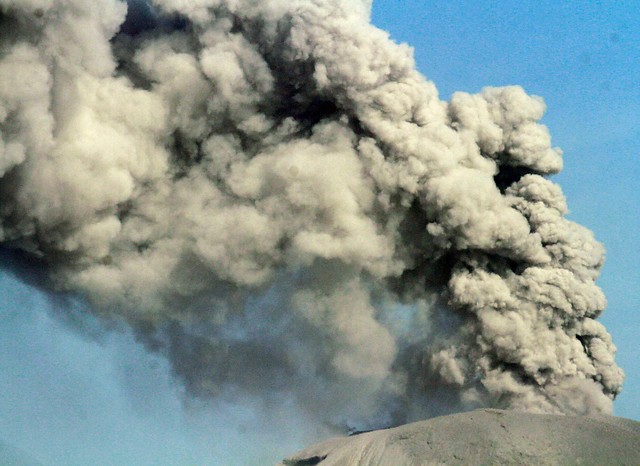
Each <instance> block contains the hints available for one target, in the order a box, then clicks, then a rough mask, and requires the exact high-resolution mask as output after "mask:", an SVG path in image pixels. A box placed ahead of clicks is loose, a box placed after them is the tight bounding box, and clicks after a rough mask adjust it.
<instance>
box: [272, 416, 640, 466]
mask: <svg viewBox="0 0 640 466" xmlns="http://www.w3.org/2000/svg"><path fill="white" fill-rule="evenodd" d="M440 464H507V465H511V464H512V465H516V464H517V465H569V464H580V465H607V464H611V465H613V464H616V465H634V464H640V422H636V421H632V420H629V419H624V418H619V417H613V416H606V415H597V416H563V415H555V414H533V413H526V412H518V411H503V410H497V409H481V410H476V411H472V412H467V413H459V414H453V415H449V416H442V417H437V418H433V419H429V420H426V421H420V422H415V423H411V424H406V425H403V426H400V427H395V428H392V429H385V430H377V431H372V432H366V433H362V434H357V435H353V436H350V437H341V438H334V439H330V440H327V441H325V442H323V443H320V444H318V445H315V446H312V447H309V448H306V449H304V450H302V451H301V452H299V453H297V454H295V455H293V456H291V457H289V458H287V459H285V460H284V461H283V462H282V463H280V465H279V466H310V465H320V466H334V465H335V466H338V465H339V466H374V465H375V466H401V465H402V466H413V465H421V466H423V465H440Z"/></svg>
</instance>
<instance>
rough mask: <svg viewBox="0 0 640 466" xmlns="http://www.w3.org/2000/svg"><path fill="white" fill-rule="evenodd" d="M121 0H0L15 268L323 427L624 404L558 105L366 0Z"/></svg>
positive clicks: (5, 239)
mask: <svg viewBox="0 0 640 466" xmlns="http://www.w3.org/2000/svg"><path fill="white" fill-rule="evenodd" d="M128 7H129V10H128V13H127V4H126V3H123V2H121V1H118V0H96V1H95V2H86V1H85V0H26V1H25V0H0V13H1V17H0V31H1V32H0V56H1V59H0V135H1V139H0V177H1V178H0V192H1V195H2V197H1V198H0V199H1V201H0V219H1V224H0V225H1V229H0V239H1V241H2V244H3V246H2V247H3V248H4V250H5V251H8V250H14V251H19V252H18V253H17V254H13V255H11V258H12V260H11V261H9V262H8V265H7V266H11V267H12V268H13V269H14V270H18V271H20V270H23V271H24V270H29V274H32V272H33V270H34V267H31V266H29V265H22V262H23V261H29V263H34V261H36V262H35V263H37V264H38V267H36V268H35V269H36V270H38V272H37V273H36V275H38V274H39V276H37V277H36V278H33V277H32V280H37V281H38V283H41V284H42V286H43V287H47V288H49V289H52V290H58V291H65V292H66V291H72V292H76V293H78V294H80V295H82V296H84V297H85V298H86V299H87V300H88V301H89V302H90V303H91V305H92V309H93V312H94V313H95V314H96V315H98V316H101V317H102V318H104V319H105V320H106V321H124V322H126V323H128V324H129V325H130V326H131V327H132V328H133V329H134V330H135V331H136V334H137V335H138V336H139V339H140V341H141V342H142V343H143V344H144V345H146V346H147V347H148V348H149V349H151V350H153V351H158V352H161V353H162V354H165V355H166V356H167V357H168V358H169V360H170V361H171V363H172V367H173V371H174V373H175V374H176V375H177V376H178V377H179V378H180V379H181V380H182V381H183V382H184V384H185V386H186V387H187V388H188V390H189V392H190V393H192V394H194V395H197V396H203V397H211V396H219V395H224V396H227V397H229V396H230V397H234V396H239V397H240V396H247V395H250V396H258V397H261V398H263V399H265V400H270V401H274V400H276V401H277V400H290V399H293V400H295V402H296V403H297V404H298V405H299V406H301V407H302V408H304V409H306V410H309V411H310V412H311V413H314V414H315V415H316V416H317V417H318V419H320V420H321V421H323V422H328V423H341V422H344V421H345V419H346V420H356V421H355V422H360V423H363V424H366V423H398V422H402V421H405V420H408V419H412V418H417V417H423V416H429V415H433V414H437V413H442V412H447V411H451V410H456V409H466V408H471V407H476V406H493V407H506V408H515V409H525V410H530V411H537V412H550V413H559V412H566V413H591V412H610V411H611V401H612V400H613V399H614V398H615V396H616V394H617V393H618V392H619V391H620V388H621V384H622V380H623V374H622V371H621V370H620V369H619V368H618V367H617V366H616V364H615V362H614V357H613V356H614V353H615V346H614V345H613V344H612V342H611V338H610V336H609V334H608V333H607V331H606V329H605V328H604V327H603V326H602V325H601V324H600V323H598V322H597V321H596V320H595V319H596V318H597V317H598V315H599V314H600V313H601V312H602V310H603V309H604V308H605V305H606V302H605V299H604V296H603V294H602V292H601V291H600V289H599V288H598V287H597V286H596V285H595V284H594V280H595V279H596V277H597V275H598V271H599V269H600V267H601V265H602V261H603V249H602V247H601V246H600V244H599V243H597V242H596V241H595V240H594V238H593V235H592V234H591V232H590V231H588V230H586V229H585V228H583V227H581V226H579V225H577V224H575V223H572V222H570V221H569V220H567V219H566V218H565V217H564V215H565V214H566V212H567V209H566V204H565V199H564V196H563V194H562V192H561V190H560V188H559V187H558V186H557V185H555V184H554V183H552V182H551V181H549V180H548V179H547V177H548V176H549V175H552V174H555V173H557V172H558V171H560V169H561V168H562V159H561V151H560V150H559V149H557V148H553V147H552V146H551V142H550V137H549V135H548V132H547V129H546V128H545V127H544V126H543V125H541V124H539V123H538V120H539V119H540V118H541V117H542V115H543V113H544V110H545V105H544V103H543V101H542V99H540V98H538V97H531V96H528V95H526V94H525V92H524V91H523V90H522V89H521V88H519V87H506V88H486V89H484V90H483V91H482V92H481V93H480V94H477V95H469V94H466V93H457V94H454V96H453V97H452V99H451V101H450V102H444V101H441V100H440V99H439V98H438V95H437V90H436V88H435V87H434V85H433V84H432V83H431V82H429V81H427V80H426V79H425V78H424V77H423V76H422V75H421V74H419V73H418V72H417V71H416V69H415V64H414V62H413V58H412V55H411V50H410V49H409V48H408V47H407V46H404V45H397V44H395V43H393V42H392V41H391V40H390V39H389V38H388V36H387V34H386V33H384V32H383V31H380V30H378V29H376V28H375V27H373V26H372V25H370V24H369V10H370V3H369V2H367V1H355V0H288V1H279V0H267V1H258V0H194V1H180V0H156V1H154V2H152V3H145V2H143V1H131V2H130V3H129V5H128ZM7 254H8V253H7ZM7 257H9V256H7Z"/></svg>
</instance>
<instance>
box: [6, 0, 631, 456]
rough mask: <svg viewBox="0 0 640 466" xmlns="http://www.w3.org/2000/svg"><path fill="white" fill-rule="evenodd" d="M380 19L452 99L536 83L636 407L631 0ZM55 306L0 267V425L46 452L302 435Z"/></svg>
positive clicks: (179, 449) (216, 451) (141, 452)
mask: <svg viewBox="0 0 640 466" xmlns="http://www.w3.org/2000/svg"><path fill="white" fill-rule="evenodd" d="M373 22H374V24H376V25H378V26H379V27H381V28H383V29H386V30H388V31H390V32H391V35H392V37H393V38H394V39H396V40H397V41H402V42H408V43H409V44H411V45H412V46H413V47H414V48H415V56H416V60H417V63H418V67H419V69H420V70H421V71H422V72H423V73H424V74H425V75H426V76H427V77H428V78H430V79H431V80H433V81H434V82H435V83H436V85H437V86H438V88H439V89H440V93H441V96H442V97H443V98H445V99H447V98H448V97H449V96H450V95H451V93H452V92H455V91H457V90H464V91H468V92H477V91H479V90H480V89H481V88H482V87H483V86H487V85H493V86H495V85H510V84H520V85H522V86H523V87H524V88H525V89H526V90H527V91H528V92H529V93H532V94H537V95H540V96H542V97H544V99H545V101H546V102H547V105H548V112H547V115H546V116H545V119H544V122H545V123H546V124H547V125H548V126H549V128H550V131H551V134H552V137H553V141H554V144H555V145H558V146H560V147H562V149H563V150H564V151H565V171H564V172H563V173H562V174H560V175H559V176H557V177H555V180H556V181H557V182H559V183H560V184H561V185H562V187H563V189H564V191H565V194H566V195H567V197H568V202H569V206H570V208H571V214H570V217H571V218H572V219H573V220H575V221H577V222H579V223H581V224H584V225H586V226H588V227H589V228H591V229H592V230H594V232H595V233H596V236H597V238H598V239H599V240H600V241H602V242H603V243H604V244H605V246H606V248H607V250H608V255H607V263H606V266H605V268H604V271H603V274H602V277H601V279H600V281H599V283H600V285H601V286H602V288H603V289H604V291H605V293H606V295H607V297H608V299H609V308H608V309H607V311H606V312H605V314H604V315H603V318H602V321H603V322H604V323H605V325H607V327H608V328H609V330H610V331H611V332H612V333H613V336H614V340H615V342H616V344H617V345H618V348H619V352H618V358H617V359H618V363H619V364H620V365H621V366H622V367H623V368H624V369H625V371H626V373H627V382H626V385H625V388H624V392H623V394H622V395H621V396H620V397H619V399H618V401H617V402H616V404H615V413H616V414H617V415H620V416H624V417H629V418H633V419H637V420H640V366H639V364H638V361H639V360H640V344H639V343H638V342H639V341H640V340H639V339H638V334H640V323H639V322H638V319H637V317H636V309H638V308H639V307H640V298H639V297H638V296H639V292H640V272H639V267H638V263H640V248H639V247H638V246H637V244H636V238H637V237H638V232H639V231H640V220H639V217H640V215H639V214H640V209H639V207H640V202H639V199H640V195H639V194H638V192H639V191H640V182H639V181H638V178H639V175H640V155H639V154H640V152H639V151H640V129H639V128H640V87H639V86H638V83H640V27H639V26H638V24H640V8H638V3H637V1H628V2H625V1H613V0H608V1H599V2H595V1H589V2H587V1H584V2H555V1H553V2H552V1H521V2H515V1H514V2H509V1H503V2H472V1H439V0H438V1H429V2H424V0H420V1H418V0H409V1H404V2H397V1H392V0H374V11H373ZM55 315H56V312H55V309H54V305H53V303H51V302H50V301H49V300H48V299H47V298H46V297H45V296H42V295H40V294H39V293H37V292H35V291H34V290H32V289H30V288H29V287H27V286H26V285H22V284H20V283H17V282H16V281H15V280H14V279H12V278H11V277H9V276H7V275H3V276H1V277H0V344H1V351H0V393H2V396H1V397H0V439H2V440H4V441H5V442H6V443H8V444H12V445H14V446H16V447H19V448H21V449H22V450H24V451H27V452H29V453H30V454H32V456H34V457H35V458H37V459H39V460H40V461H42V462H43V463H44V464H49V465H54V464H55V465H58V464H65V465H76V464H77V465H81V464H105V465H107V464H113V465H122V464H135V465H138V464H139V465H144V464H149V465H152V464H155V465H157V464H175V465H181V464H184V465H186V464H231V465H235V464H240V465H244V464H246V465H258V464H270V463H272V462H274V461H275V460H276V459H278V458H280V457H281V456H282V455H283V454H284V453H287V452H290V451H292V450H296V449H297V448H299V447H301V446H303V445H304V443H305V441H306V440H305V439H306V438H307V435H311V434H310V433H308V432H305V431H304V429H296V426H292V429H294V431H293V432H289V434H290V439H291V440H290V444H288V445H284V446H282V445H280V444H279V443H278V442H279V441H280V440H279V439H278V438H276V434H275V433H273V432H270V431H269V429H266V428H265V426H264V425H257V424H256V423H255V422H254V421H253V419H252V412H251V409H250V408H249V407H248V408H245V409H244V410H239V409H237V408H234V407H231V406H227V405H224V404H222V403H221V404H219V405H217V406H213V407H204V406H201V405H189V406H184V405H183V403H182V401H181V398H180V389H179V388H178V387H176V386H175V385H174V384H173V383H172V382H171V379H170V376H169V372H168V368H167V365H166V363H165V362H164V361H163V360H162V359H160V358H157V357H154V356H151V355H148V354H146V353H145V352H144V351H143V350H142V349H141V348H139V347H138V346H137V345H136V344H135V342H134V341H133V338H132V337H131V336H130V335H126V334H124V335H122V334H111V335H107V336H102V337H100V338H98V339H90V338H88V337H81V336H79V335H78V334H77V333H76V332H73V331H72V330H71V329H70V328H69V324H68V323H64V322H63V321H61V320H60V319H59V318H56V317H55ZM298 427H299V426H298ZM278 435H281V433H278Z"/></svg>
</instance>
